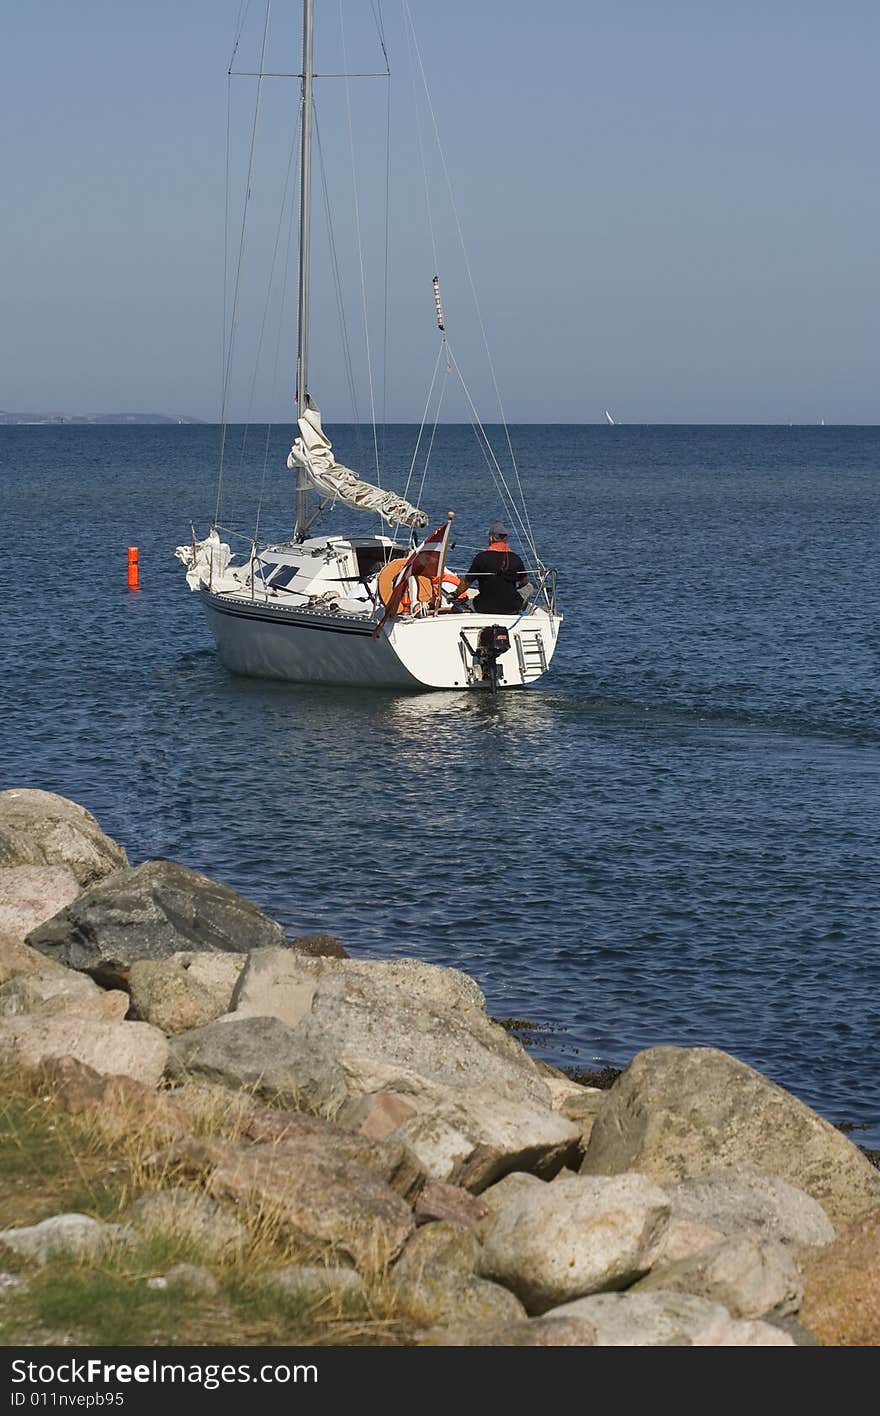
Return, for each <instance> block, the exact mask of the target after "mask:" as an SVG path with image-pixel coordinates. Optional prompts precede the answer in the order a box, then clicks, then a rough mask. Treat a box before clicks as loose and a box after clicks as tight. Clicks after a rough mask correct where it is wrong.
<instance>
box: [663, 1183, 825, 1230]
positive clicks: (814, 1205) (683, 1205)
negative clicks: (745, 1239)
mask: <svg viewBox="0 0 880 1416" xmlns="http://www.w3.org/2000/svg"><path fill="white" fill-rule="evenodd" d="M666 1193H667V1194H668V1196H669V1200H670V1203H671V1205H672V1215H673V1218H674V1219H678V1220H689V1221H691V1222H692V1223H696V1224H701V1225H705V1226H707V1228H710V1229H713V1230H716V1231H718V1232H719V1233H720V1234H744V1233H750V1234H753V1235H755V1236H757V1237H758V1238H763V1239H776V1240H779V1242H780V1243H783V1244H793V1245H800V1244H809V1245H815V1246H820V1245H824V1244H830V1243H831V1241H832V1239H833V1238H834V1226H833V1225H832V1224H831V1221H830V1220H829V1218H828V1216H827V1214H826V1213H825V1211H824V1209H823V1208H822V1206H821V1205H820V1204H819V1202H818V1200H814V1199H813V1197H812V1196H811V1195H808V1194H806V1193H805V1191H803V1190H799V1189H798V1188H797V1186H795V1185H790V1184H789V1183H788V1182H787V1181H786V1180H782V1179H780V1177H779V1176H778V1175H765V1174H764V1173H763V1171H760V1170H754V1169H752V1168H751V1167H750V1166H740V1167H739V1168H737V1169H731V1170H718V1171H715V1172H714V1173H713V1174H711V1175H706V1176H705V1177H703V1178H701V1179H699V1180H682V1181H681V1182H680V1183H679V1184H678V1185H668V1186H666Z"/></svg>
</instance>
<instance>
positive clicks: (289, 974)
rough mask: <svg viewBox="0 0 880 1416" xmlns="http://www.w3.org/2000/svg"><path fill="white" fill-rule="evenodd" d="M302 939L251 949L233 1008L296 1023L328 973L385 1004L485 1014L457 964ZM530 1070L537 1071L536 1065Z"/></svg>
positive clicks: (481, 998) (476, 991) (483, 1004)
mask: <svg viewBox="0 0 880 1416" xmlns="http://www.w3.org/2000/svg"><path fill="white" fill-rule="evenodd" d="M327 937H329V936H327ZM301 942H302V936H301V937H300V938H299V939H294V940H293V942H292V945H291V946H290V948H285V949H279V948H275V949H252V950H251V951H250V953H249V954H248V958H247V963H246V964H245V967H244V969H243V970H242V973H241V977H240V978H239V980H238V983H237V984H236V987H235V992H234V993H233V995H232V1002H231V1004H230V1007H231V1010H232V1011H233V1012H234V1013H236V1014H237V1015H238V1016H244V1015H248V1016H250V1017H275V1018H280V1019H281V1020H282V1022H285V1023H289V1024H290V1025H291V1027H295V1026H296V1024H297V1023H300V1022H302V1021H303V1019H304V1018H307V1017H308V1015H309V1013H310V1012H311V1011H312V1006H313V1002H314V998H315V994H316V992H317V990H318V985H319V984H320V983H321V981H322V979H324V978H326V977H327V976H329V975H332V976H336V977H339V978H340V979H348V980H360V981H361V984H362V986H363V988H366V989H369V990H370V993H371V995H374V996H375V997H376V998H377V999H380V998H381V1000H382V1001H383V1003H384V1006H386V1007H387V1006H388V1005H389V1004H390V1003H394V1002H395V1000H398V1001H400V1000H405V1001H407V1002H408V1003H413V1004H418V1005H419V1006H420V1007H422V1008H426V1009H430V1010H432V1011H433V1012H440V1013H448V1012H450V1011H454V1012H456V1013H457V1014H458V1015H459V1016H465V1017H467V1016H475V1017H480V1018H485V1011H486V999H485V997H484V996H483V993H482V990H481V989H480V987H479V985H478V984H477V983H475V982H474V980H473V979H472V978H471V977H470V975H469V974H466V973H462V971H461V970H460V969H450V968H443V967H442V966H441V965H439V964H426V963H422V961H421V960H420V959H348V958H346V959H344V960H342V959H340V958H339V956H337V955H325V956H323V957H308V956H307V955H306V954H305V953H300V951H299V945H300V944H301ZM321 1001H322V1002H323V998H322V1000H321ZM517 1046H518V1044H517ZM530 1065H532V1064H531V1061H530ZM534 1069H535V1070H536V1071H537V1070H538V1069H537V1064H534Z"/></svg>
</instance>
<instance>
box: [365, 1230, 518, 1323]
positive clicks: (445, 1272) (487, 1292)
mask: <svg viewBox="0 0 880 1416" xmlns="http://www.w3.org/2000/svg"><path fill="white" fill-rule="evenodd" d="M479 1257H480V1242H479V1240H478V1239H477V1237H476V1235H475V1234H474V1233H473V1231H472V1230H469V1229H461V1228H460V1227H459V1226H458V1225H455V1224H442V1223H440V1224H428V1225H426V1226H425V1227H424V1228H423V1229H419V1230H417V1231H416V1233H415V1234H414V1235H413V1236H412V1238H411V1239H409V1240H408V1241H407V1244H406V1247H405V1248H404V1250H403V1253H402V1254H401V1256H400V1258H399V1259H398V1260H397V1263H396V1264H395V1265H394V1267H393V1268H392V1269H391V1272H390V1274H389V1276H388V1282H389V1284H390V1287H391V1288H392V1290H393V1291H394V1293H395V1294H396V1296H397V1298H398V1300H399V1301H400V1302H402V1303H404V1304H405V1305H406V1307H407V1308H408V1309H409V1311H410V1312H411V1314H412V1315H413V1316H414V1318H415V1319H416V1321H417V1322H420V1323H434V1324H437V1323H443V1322H461V1321H470V1322H487V1321H492V1322H503V1323H507V1322H516V1321H517V1320H518V1319H520V1318H522V1317H524V1316H525V1309H524V1308H523V1306H522V1304H521V1303H520V1302H519V1300H518V1299H517V1298H515V1297H514V1295H513V1294H512V1293H510V1292H508V1290H507V1289H506V1288H502V1287H500V1285H498V1284H496V1283H489V1282H487V1281H486V1280H485V1279H482V1278H479V1277H478V1276H477V1274H476V1273H475V1269H476V1265H477V1262H478V1260H479Z"/></svg>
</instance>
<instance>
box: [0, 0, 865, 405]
mask: <svg viewBox="0 0 880 1416" xmlns="http://www.w3.org/2000/svg"><path fill="white" fill-rule="evenodd" d="M409 3H410V7H411V11H412V15H413V19H414V22H415V28H416V33H417V36H418V40H419V45H420V48H421V53H422V58H423V61H424V65H425V69H426V72H427V76H428V83H429V86H430V92H431V97H432V101H433V105H434V109H435V112H436V115H437V120H438V124H439V130H440V136H441V140H442V142H443V149H444V153H445V156H446V160H447V163H448V168H449V172H450V176H451V179H452V184H453V189H454V194H455V200H456V206H457V210H458V215H459V218H460V221H461V226H462V229H463V232H464V237H465V243H466V250H467V256H468V259H469V262H470V267H471V270H472V273H473V277H474V282H475V285H476V290H477V295H478V297H479V302H480V309H481V312H482V318H483V322H484V325H485V329H486V333H487V336H488V342H489V348H490V351H491V354H492V358H493V361H494V368H495V373H496V375H497V382H498V386H499V388H500V391H501V395H502V399H503V405H504V410H505V413H506V415H507V417H508V419H509V420H510V421H511V422H518V421H521V422H542V421H559V422H594V421H597V420H600V419H602V418H603V410H604V409H605V408H606V407H607V408H610V409H611V411H612V413H613V414H614V415H615V417H617V418H618V419H619V420H620V421H621V422H624V423H638V422H787V421H788V420H789V419H791V420H793V421H795V422H807V423H813V422H818V421H819V419H820V418H824V419H825V421H826V423H845V422H856V423H874V422H878V421H880V417H878V404H880V400H878V393H877V354H878V314H880V309H878V306H880V295H878V280H877V275H876V271H875V264H876V259H877V250H878V227H880V221H878V217H880V188H878V183H877V177H876V169H877V154H876V147H877V133H878V128H880V124H878V118H880V86H878V84H877V81H876V66H877V58H878V40H880V7H878V6H877V5H876V4H873V3H872V4H869V3H863V0H840V3H838V4H836V5H834V6H833V7H832V6H831V5H829V4H828V3H827V0H823V3H821V4H820V3H815V0H799V3H790V0H763V3H760V4H759V3H754V0H738V3H737V5H735V6H732V5H730V4H720V3H717V0H702V3H693V2H692V0H665V3H663V4H659V3H656V0H654V3H647V0H617V3H614V4H610V3H607V0H606V3H602V4H599V3H594V0H580V2H579V3H574V0H545V3H543V4H541V5H535V4H534V3H529V4H526V3H524V0H506V3H503V4H502V3H500V0H469V3H465V0H444V3H443V4H442V5H438V4H436V0H434V2H433V3H429V0H409ZM378 5H379V0H374V4H373V5H371V4H370V3H369V0H342V3H341V11H340V0H332V3H327V4H324V3H323V0H317V11H318V14H317V41H316V42H317V46H318V64H319V67H320V66H321V65H323V66H324V68H328V67H330V66H331V65H332V67H333V68H341V67H342V64H341V43H340V35H341V24H340V13H341V16H342V24H343V25H344V30H345V40H346V49H347V56H348V63H349V66H350V67H351V68H358V69H363V68H368V69H375V68H378V67H380V65H381V55H380V51H379V46H378V43H377V39H376V31H375V25H374V22H373V9H374V8H376V7H378ZM245 6H246V0H245V4H241V3H240V0H186V3H185V4H180V3H179V0H177V3H170V0H152V2H151V4H150V5H149V6H146V5H143V4H137V5H135V4H134V3H130V2H129V0H115V3H109V0H79V3H77V4H76V5H71V4H70V3H69V0H66V3H59V0H30V3H24V0H3V3H2V8H0V15H2V18H3V36H4V42H3V46H2V59H0V64H2V70H0V79H2V82H0V108H2V111H0V117H2V125H3V132H4V134H5V135H6V138H7V141H6V142H5V143H4V147H3V159H2V168H3V194H4V218H3V222H2V223H0V299H2V325H3V335H4V337H3V339H2V341H0V408H2V409H6V410H11V411H23V410H48V411H61V412H80V411H81V412H101V413H106V412H130V411H144V412H163V413H169V414H189V415H192V416H195V417H198V418H203V419H206V420H209V421H214V420H216V419H217V418H218V416H219V413H220V408H221V386H222V356H221V350H222V346H223V320H224V212H225V201H226V197H225V191H226V123H227V92H228V89H229V88H230V85H229V84H228V81H227V77H226V70H227V66H228V62H229V58H230V53H231V50H232V45H233V39H234V36H235V32H236V23H237V20H238V17H239V14H240V11H242V10H243V9H244V8H245ZM264 11H265V0H250V5H249V6H248V7H247V18H246V24H245V28H244V31H243V34H242V38H241V44H240V46H239V50H238V54H237V57H236V63H237V65H238V66H239V67H242V68H245V67H250V68H253V67H255V63H254V62H253V61H254V60H255V59H256V56H257V53H258V45H259V37H260V27H261V25H262V18H263V14H264ZM381 14H382V17H383V20H384V25H385V30H386V37H387V41H388V47H389V52H390V55H391V61H392V72H393V77H392V85H391V109H392V167H391V172H392V178H391V202H390V209H389V210H390V217H391V227H390V239H389V248H388V249H389V273H390V280H389V290H390V297H389V303H388V311H389V313H388V322H387V335H388V338H387V345H386V342H385V334H386V323H385V313H384V312H385V301H384V295H383V291H384V268H385V211H386V195H385V155H384V147H383V144H384V134H385V115H386V107H385V105H386V94H387V89H386V85H385V83H384V81H381V80H372V79H363V80H358V81H353V82H352V83H351V84H350V85H349V86H348V89H346V85H345V84H344V83H342V82H341V81H339V80H329V79H328V80H323V81H321V83H320V84H319V86H318V96H317V104H318V121H319V126H320V131H321V139H322V148H323V150H324V156H325V163H326V166H327V169H328V188H329V194H330V204H331V209H332V212H333V232H334V239H335V242H336V250H337V258H338V263H339V269H340V273H341V278H342V286H343V294H344V299H345V310H346V325H347V329H348V334H349V337H350V344H351V360H352V368H353V374H354V380H355V385H356V394H357V401H356V404H355V405H354V407H355V411H357V413H358V415H359V416H360V417H362V418H366V417H368V416H369V412H370V406H371V396H370V374H372V385H373V387H372V405H373V407H374V408H375V410H376V412H377V416H381V415H382V414H383V413H384V415H385V416H387V417H388V418H389V419H391V420H394V421H414V420H415V421H417V420H418V419H419V418H420V417H421V413H422V408H423V406H424V400H425V397H426V393H427V388H428V383H429V380H430V375H431V370H432V368H433V362H434V358H435V356H436V351H437V332H436V329H435V327H434V325H433V312H432V295H431V284H430V282H431V276H432V275H433V274H434V252H433V250H432V243H431V232H430V228H429V224H428V220H427V217H426V214H425V212H426V207H425V196H424V182H423V174H422V168H421V163H420V158H419V147H418V142H417V135H418V128H417V123H416V119H417V116H418V120H419V122H421V124H422V136H423V140H424V144H425V146H426V152H427V157H426V162H427V178H428V186H429V189H430V192H431V209H432V219H433V223H434V235H435V240H436V245H437V262H438V267H439V270H440V275H441V280H442V283H443V294H444V302H445V306H446V313H447V323H448V330H449V336H450V342H451V345H452V347H453V350H454V352H455V355H456V358H457V360H458V362H459V363H460V365H461V367H462V369H463V371H464V373H465V376H466V379H467V382H468V387H469V389H470V391H471V393H472V395H473V397H474V399H475V401H476V403H477V406H478V408H479V410H480V412H481V414H482V415H483V416H484V417H485V418H486V419H487V420H489V421H491V420H492V419H493V418H494V417H496V416H497V411H498V403H497V399H496V397H495V391H494V387H493V381H492V377H491V373H490V370H489V368H488V365H487V360H486V356H485V352H484V350H483V348H482V340H481V335H480V328H479V323H478V321H477V319H476V317H475V314H474V310H473V307H472V302H471V299H470V292H469V288H468V280H467V274H466V268H465V265H464V260H463V257H462V252H461V248H460V246H459V244H458V238H457V233H456V223H455V219H454V216H453V214H452V211H451V209H450V205H449V200H448V195H447V193H446V190H445V183H444V180H443V172H442V168H441V165H440V163H439V161H438V158H437V155H436V151H434V150H433V149H432V148H431V147H430V141H429V140H430V139H431V132H430V121H429V115H428V113H427V110H426V109H425V106H424V98H423V96H418V95H417V96H416V97H415V98H414V92H413V87H412V84H411V79H410V70H409V59H408V54H407V45H406V43H405V39H404V32H403V29H402V23H401V16H402V7H401V3H400V0H382V3H381ZM272 16H273V22H272V28H271V32H270V49H269V65H270V67H274V68H284V67H286V68H289V69H295V68H296V67H297V61H298V48H299V24H300V20H299V7H298V6H291V7H290V8H289V9H288V8H287V7H286V6H285V5H284V4H283V3H282V0H273V3H272ZM231 92H232V101H231V108H230V114H231V124H232V128H231V131H232V143H231V173H232V205H231V207H230V225H229V231H230V237H229V242H230V244H229V253H230V254H229V255H228V256H227V258H226V259H227V264H229V265H230V267H234V257H235V254H236V252H237V242H238V236H239V232H240V226H241V193H242V179H243V176H244V172H245V165H246V157H247V150H248V142H249V137H250V127H249V125H250V123H251V119H252V116H253V99H254V83H253V80H250V79H245V78H236V79H233V80H232V83H231ZM349 107H350V112H351V130H349ZM295 108H296V84H295V82H293V81H288V80H276V81H271V82H269V81H267V83H266V84H265V85H264V96H263V102H262V109H261V117H262V123H261V129H260V133H259V141H258V145H257V153H258V162H257V166H256V169H255V174H254V183H253V186H252V200H251V205H250V208H249V216H248V224H249V225H248V244H247V246H246V251H245V262H244V265H243V272H244V274H243V278H242V283H241V296H240V305H239V325H238V335H237V347H236V361H235V362H234V364H233V372H232V376H231V378H230V386H229V387H230V391H229V401H228V414H229V416H230V417H231V418H233V419H241V418H245V417H253V418H269V417H271V418H273V419H275V420H284V421H287V420H288V419H289V417H290V398H291V394H292V380H293V355H294V346H295V328H294V324H293V317H294V312H295V291H294V290H293V289H292V288H291V289H290V290H289V293H288V295H287V297H286V299H283V298H282V286H281V279H280V273H281V271H282V269H283V266H284V262H285V261H286V260H288V259H291V271H293V270H294V269H295V252H294V253H293V256H292V257H289V256H288V244H287V235H286V232H287V214H286V211H285V212H282V210H281V205H280V202H281V193H282V191H283V183H284V177H285V173H286V171H287V163H288V156H289V150H290V147H291V143H292V138H293V132H294V126H293V125H294V122H295ZM352 140H353V145H354V148H355V153H356V158H357V166H356V171H357V183H358V199H359V219H360V236H361V247H362V252H363V264H364V273H365V283H364V290H363V292H362V288H361V276H360V266H361V257H360V255H359V252H358V245H357V223H356V219H355V207H354V199H353V181H352V171H351V154H350V146H351V143H352ZM315 200H316V212H315V236H314V241H315V279H314V303H313V334H314V339H313V356H312V377H311V380H310V383H311V390H312V393H313V396H315V397H316V399H317V400H318V402H319V403H320V404H321V406H322V409H323V411H324V414H325V418H326V420H327V421H328V422H332V421H334V420H336V421H340V420H348V419H349V418H350V417H351V416H352V411H353V406H352V401H351V398H350V394H349V386H348V382H347V379H346V376H345V365H344V361H343V358H342V346H341V344H340V340H339V320H338V316H337V310H336V304H335V299H334V292H333V286H332V283H331V281H330V277H329V269H330V268H329V261H328V241H327V232H326V222H325V216H324V210H323V206H324V203H323V198H322V195H321V184H320V177H319V176H318V177H316V193H315ZM279 217H280V218H281V221H282V225H281V227H280V228H279ZM279 229H280V230H281V231H282V232H283V236H282V239H281V240H280V242H279V245H278V256H277V259H276V267H275V280H274V283H273V285H272V286H271V288H269V289H268V303H267V282H268V276H269V271H270V268H271V265H272V252H273V250H274V249H275V242H276V237H277V233H278V231H279ZM227 288H229V283H228V282H227ZM364 305H366V310H367V319H368V328H369V338H370V358H371V365H368V362H367V357H366V340H365V336H364V320H363V307H364ZM230 307H231V299H230V297H229V296H227V299H226V313H227V319H228V316H229V310H230ZM264 311H266V316H265V327H264V335H263V352H262V356H261V359H260V362H259V365H258V366H256V373H255V350H256V348H257V341H258V334H259V329H260V326H261V323H262V321H263V317H264ZM276 351H277V352H276ZM443 416H448V417H450V418H454V419H457V418H460V417H463V416H464V408H463V405H462V404H461V403H460V402H458V403H456V402H455V400H454V399H453V396H452V392H451V391H450V395H449V398H448V401H447V402H445V403H444V407H443Z"/></svg>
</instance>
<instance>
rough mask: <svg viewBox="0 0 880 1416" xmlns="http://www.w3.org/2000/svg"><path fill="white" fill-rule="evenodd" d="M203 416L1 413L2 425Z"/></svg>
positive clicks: (177, 420) (93, 423)
mask: <svg viewBox="0 0 880 1416" xmlns="http://www.w3.org/2000/svg"><path fill="white" fill-rule="evenodd" d="M201 421H202V420H201V418H185V417H177V418H172V417H168V415H167V414H165V413H0V427H7V428H8V427H21V426H23V425H40V424H49V425H51V426H53V427H57V426H60V425H68V424H81V425H84V426H96V425H99V424H100V425H102V426H104V425H107V424H120V423H201Z"/></svg>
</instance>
